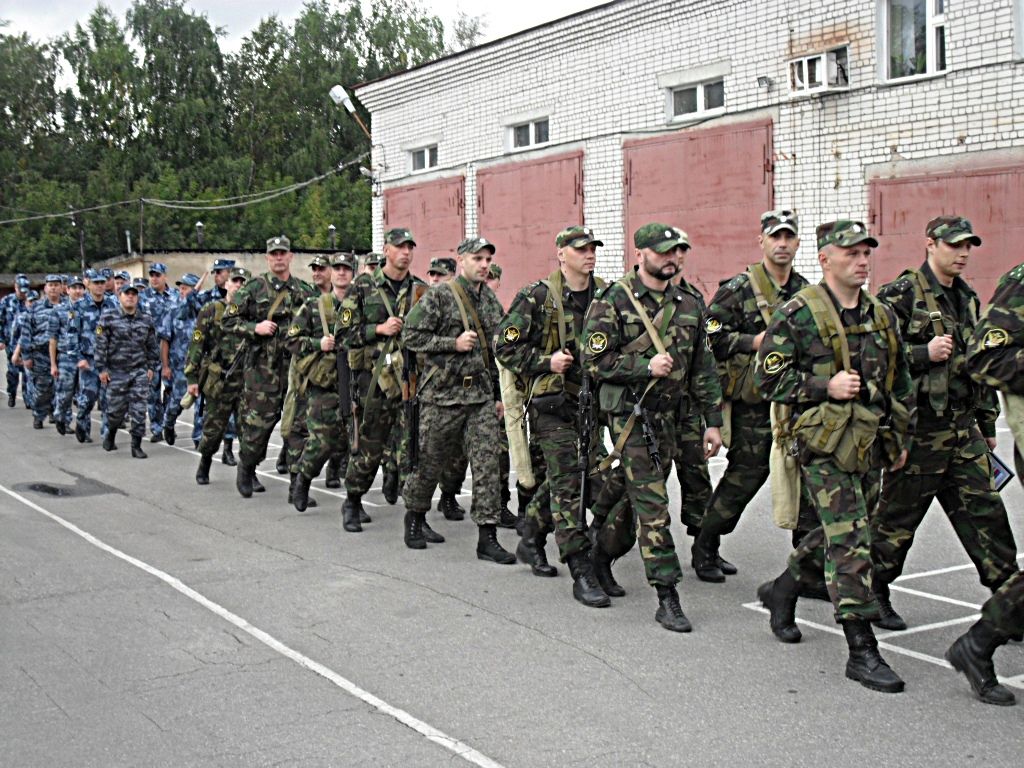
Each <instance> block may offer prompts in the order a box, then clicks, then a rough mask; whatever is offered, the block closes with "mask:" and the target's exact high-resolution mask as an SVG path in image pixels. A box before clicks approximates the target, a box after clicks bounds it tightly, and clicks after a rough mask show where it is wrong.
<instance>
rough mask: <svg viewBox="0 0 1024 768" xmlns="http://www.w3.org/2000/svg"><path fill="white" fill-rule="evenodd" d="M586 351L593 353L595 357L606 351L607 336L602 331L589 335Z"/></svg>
mask: <svg viewBox="0 0 1024 768" xmlns="http://www.w3.org/2000/svg"><path fill="white" fill-rule="evenodd" d="M587 349H589V350H590V351H591V352H593V353H594V354H595V355H599V354H601V353H602V352H604V351H605V350H606V349H608V336H607V334H605V333H603V332H602V331H595V332H594V333H592V334H590V338H589V339H587Z"/></svg>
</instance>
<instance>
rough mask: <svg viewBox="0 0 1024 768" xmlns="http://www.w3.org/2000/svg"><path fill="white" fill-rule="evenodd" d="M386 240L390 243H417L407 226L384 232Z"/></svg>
mask: <svg viewBox="0 0 1024 768" xmlns="http://www.w3.org/2000/svg"><path fill="white" fill-rule="evenodd" d="M384 242H385V243H387V244H388V245H402V244H403V243H412V244H413V245H416V241H415V240H413V238H412V232H410V231H409V230H408V229H406V228H405V227H395V228H394V229H389V230H388V231H387V232H385V233H384Z"/></svg>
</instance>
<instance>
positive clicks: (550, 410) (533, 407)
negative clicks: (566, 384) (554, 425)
mask: <svg viewBox="0 0 1024 768" xmlns="http://www.w3.org/2000/svg"><path fill="white" fill-rule="evenodd" d="M529 408H530V415H531V416H533V415H534V414H541V415H544V416H558V417H559V418H562V419H564V418H565V417H566V415H567V413H568V408H567V407H566V397H565V393H564V392H557V393H555V394H551V395H534V396H533V397H531V398H530V403H529Z"/></svg>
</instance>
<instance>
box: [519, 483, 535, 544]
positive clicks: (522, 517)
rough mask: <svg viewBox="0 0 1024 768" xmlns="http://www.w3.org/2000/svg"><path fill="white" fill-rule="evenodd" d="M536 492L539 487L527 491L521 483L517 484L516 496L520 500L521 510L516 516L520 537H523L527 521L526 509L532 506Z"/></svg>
mask: <svg viewBox="0 0 1024 768" xmlns="http://www.w3.org/2000/svg"><path fill="white" fill-rule="evenodd" d="M536 492H537V486H534V487H533V488H530V489H529V490H527V489H525V488H523V486H521V485H520V484H519V483H516V496H517V497H518V499H519V509H518V510H517V514H516V533H518V534H519V535H520V536H522V535H523V524H524V523H525V521H526V508H527V507H528V506H530V499H532V498H533V494H535V493H536Z"/></svg>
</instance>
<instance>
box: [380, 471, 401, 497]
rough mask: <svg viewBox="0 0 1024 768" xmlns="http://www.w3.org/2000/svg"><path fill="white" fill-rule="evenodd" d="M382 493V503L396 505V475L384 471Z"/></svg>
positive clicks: (395, 473)
mask: <svg viewBox="0 0 1024 768" xmlns="http://www.w3.org/2000/svg"><path fill="white" fill-rule="evenodd" d="M381 491H383V493H384V501H386V502H387V503H388V504H397V503H398V473H397V472H391V471H389V470H387V469H385V470H384V484H383V486H382V487H381Z"/></svg>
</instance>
